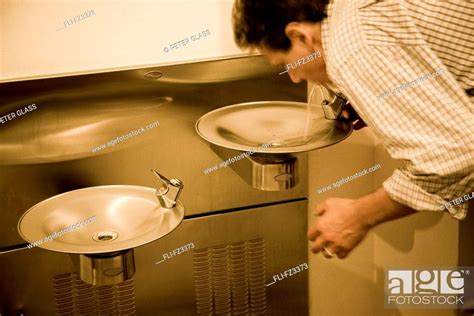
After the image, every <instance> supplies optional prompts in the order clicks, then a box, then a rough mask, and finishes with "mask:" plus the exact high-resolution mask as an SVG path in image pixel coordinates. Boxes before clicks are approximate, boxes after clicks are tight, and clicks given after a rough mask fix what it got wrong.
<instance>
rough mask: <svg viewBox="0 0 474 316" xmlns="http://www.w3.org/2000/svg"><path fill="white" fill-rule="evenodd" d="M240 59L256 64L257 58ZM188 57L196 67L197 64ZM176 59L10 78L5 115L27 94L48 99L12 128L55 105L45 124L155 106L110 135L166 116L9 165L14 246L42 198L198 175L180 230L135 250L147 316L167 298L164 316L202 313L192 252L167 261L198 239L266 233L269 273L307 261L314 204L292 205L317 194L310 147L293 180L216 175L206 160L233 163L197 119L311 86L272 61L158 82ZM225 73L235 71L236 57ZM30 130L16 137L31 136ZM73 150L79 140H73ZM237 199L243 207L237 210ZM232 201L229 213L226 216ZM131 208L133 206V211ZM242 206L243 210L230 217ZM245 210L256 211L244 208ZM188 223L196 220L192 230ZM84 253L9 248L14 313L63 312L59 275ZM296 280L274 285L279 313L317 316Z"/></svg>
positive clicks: (5, 176) (31, 99)
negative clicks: (197, 79)
mask: <svg viewBox="0 0 474 316" xmlns="http://www.w3.org/2000/svg"><path fill="white" fill-rule="evenodd" d="M233 60H238V61H239V62H240V63H246V62H247V59H246V58H238V59H233ZM221 61H222V60H221ZM209 63H212V61H210V62H209ZM188 66H189V67H193V64H187V65H186V67H188ZM173 67H176V66H174V65H170V66H163V67H153V68H146V69H137V70H129V71H120V72H113V73H101V74H94V75H83V76H71V77H64V78H55V79H44V80H43V79H42V80H29V81H22V82H14V83H6V84H0V95H1V98H0V113H8V112H9V111H12V110H16V109H17V108H21V107H22V106H23V105H25V104H31V103H35V104H36V105H37V106H38V109H37V110H35V111H34V112H32V113H29V114H28V115H27V116H25V117H21V118H19V119H18V118H17V119H15V120H13V121H10V122H8V124H4V125H2V126H1V128H2V133H3V132H4V131H6V130H7V129H10V128H15V126H16V125H19V124H23V123H22V121H20V120H26V121H25V124H24V127H25V128H26V129H28V128H37V129H38V128H39V127H40V126H37V125H35V124H34V123H33V122H34V121H35V116H34V115H36V114H37V113H40V112H39V111H44V113H45V115H47V119H45V120H43V122H44V124H49V125H51V127H48V128H52V129H54V125H55V124H60V123H61V120H64V119H66V118H67V117H68V115H69V114H70V113H73V112H68V109H72V110H74V113H82V114H83V115H89V117H88V118H89V119H90V120H91V122H94V120H95V116H94V115H95V114H96V113H97V109H103V110H104V111H106V112H107V113H108V114H107V115H108V117H109V118H113V117H114V113H116V112H115V111H118V110H120V109H122V108H124V109H126V108H128V109H130V106H133V105H137V107H136V108H134V109H135V112H137V113H136V114H140V112H143V113H142V114H143V115H140V116H139V118H136V117H134V116H130V117H129V119H128V120H127V119H125V120H122V121H121V122H120V123H119V122H116V123H117V124H115V125H113V126H112V127H111V129H110V130H108V131H107V132H108V133H109V134H108V135H109V136H110V139H109V140H111V139H114V138H115V137H117V136H119V135H122V134H123V131H126V132H128V131H130V130H134V129H136V128H139V127H140V126H145V125H144V124H147V123H151V122H153V121H156V120H158V121H159V122H160V126H159V127H157V128H155V129H153V130H150V131H147V132H146V133H143V134H141V135H137V136H135V137H133V138H132V139H129V140H126V141H123V142H121V143H119V144H117V145H116V146H115V147H108V148H106V149H104V150H102V151H100V152H97V153H96V154H95V155H91V156H89V157H84V158H78V159H67V158H65V159H64V160H60V161H59V160H58V161H50V162H43V163H33V162H30V163H16V162H11V161H10V163H9V164H3V165H2V164H0V174H1V175H2V176H1V177H0V212H1V220H2V225H1V227H0V240H1V241H2V244H4V245H11V244H15V243H20V242H22V239H21V237H20V235H19V234H18V232H17V230H16V224H17V222H18V220H19V219H20V217H21V215H22V214H23V213H24V212H25V211H26V210H27V209H29V208H30V207H31V206H33V205H35V204H37V203H39V202H41V201H43V200H45V199H47V198H50V197H53V196H55V195H58V194H61V193H64V192H68V191H71V190H77V189H81V188H86V187H93V186H105V185H137V186H144V187H155V185H156V180H155V179H153V178H152V177H150V171H149V170H150V169H151V168H153V169H156V170H159V171H160V173H163V174H167V175H168V174H172V175H173V176H176V177H178V178H179V179H180V180H182V181H183V183H185V184H186V188H185V189H184V190H183V192H182V194H181V195H180V200H181V202H182V203H183V204H184V205H186V214H187V216H188V218H189V219H188V220H187V219H186V218H185V220H184V222H183V223H182V224H181V225H180V226H179V227H178V228H177V229H176V230H175V231H173V233H171V234H169V235H167V236H165V237H163V238H161V239H160V240H158V241H156V242H152V243H149V244H147V245H144V246H142V247H139V248H137V249H135V264H136V273H135V277H134V280H135V282H136V283H135V284H136V291H137V292H136V299H137V304H136V306H137V314H138V315H156V314H157V313H156V311H157V310H158V309H157V307H159V308H160V315H161V314H162V315H168V314H169V315H185V313H180V312H181V311H192V313H191V315H192V314H193V313H194V311H195V304H194V301H193V300H194V297H195V291H194V288H193V272H192V256H191V255H190V254H183V255H179V256H177V257H176V258H173V261H174V260H177V264H178V265H171V266H169V265H167V264H168V263H171V261H170V262H165V263H164V264H165V265H163V264H160V265H155V262H156V261H157V260H159V257H160V256H161V254H163V253H166V252H169V251H171V250H173V249H175V248H178V247H180V246H182V245H184V244H186V243H188V242H190V241H193V240H190V239H191V237H193V236H199V237H197V238H196V239H195V240H194V241H195V242H200V244H199V245H198V244H196V246H197V247H199V248H200V249H201V248H202V247H213V246H216V245H219V244H228V243H234V242H239V241H244V240H251V239H255V238H264V239H265V251H266V256H267V261H266V262H267V263H266V264H267V266H266V271H267V277H268V278H271V275H273V274H276V273H279V272H281V271H283V270H286V269H287V268H289V267H290V266H293V265H294V264H297V263H298V264H299V263H301V262H295V261H302V260H306V258H307V249H306V245H307V241H306V236H305V232H306V229H307V228H306V203H299V202H298V203H286V202H287V201H292V200H295V199H300V198H304V197H306V196H307V192H308V187H307V170H308V166H307V154H306V153H300V154H299V155H301V156H299V158H298V159H299V160H298V168H300V175H301V178H300V181H299V182H298V184H297V185H296V186H295V187H294V188H293V189H291V190H286V191H280V192H266V191H259V190H256V189H254V188H252V187H251V186H250V185H249V184H247V183H246V182H245V181H244V180H243V179H242V178H241V177H239V176H238V175H237V174H236V173H235V172H234V171H232V170H231V169H230V168H222V169H219V170H217V171H215V172H212V173H210V174H204V173H203V170H204V169H206V168H209V167H211V166H213V165H216V164H219V163H221V162H222V159H221V158H220V157H219V156H218V155H217V154H216V153H214V152H213V151H212V149H211V148H210V145H209V143H208V142H206V141H205V140H203V139H202V138H201V137H200V136H199V135H197V134H196V131H195V128H194V126H195V123H196V121H197V120H198V119H199V118H200V117H201V116H203V115H204V114H206V113H208V112H209V111H212V110H215V109H217V108H219V107H221V106H224V105H226V104H236V103H242V102H251V101H262V100H275V99H276V100H282V101H283V100H284V101H299V102H301V101H305V100H306V85H305V84H298V85H295V84H293V83H291V82H290V80H289V79H288V78H287V77H286V76H278V71H275V73H273V72H272V71H269V70H271V68H268V69H267V70H266V72H258V73H253V74H250V75H248V74H246V73H242V76H241V77H240V78H239V79H238V80H236V81H225V82H224V81H222V82H213V83H189V84H181V83H180V84H176V83H171V82H164V81H163V82H162V81H160V79H158V80H153V81H152V80H148V79H145V78H144V76H143V75H144V74H145V73H146V72H148V71H151V70H156V71H160V72H162V73H163V74H166V73H167V72H168V71H169V70H170V69H172V68H173ZM202 69H205V67H203V68H202ZM241 69H244V68H243V67H242V68H241ZM219 71H222V72H223V73H225V72H226V63H225V62H224V61H222V63H221V64H220V67H219ZM190 72H191V71H190ZM192 80H194V78H191V81H192ZM163 97H170V98H172V99H173V102H169V103H166V104H163V105H161V106H153V105H154V103H153V102H154V101H153V100H155V99H157V98H158V99H159V98H163ZM38 101H41V102H38ZM100 104H104V107H101V106H100ZM105 105H106V106H105ZM148 105H151V106H150V107H149V106H148ZM26 122H30V123H32V124H27V123H26ZM40 130H41V129H40ZM50 130H51V129H50ZM25 133H26V132H25ZM29 135H32V134H29ZM78 135H79V134H78ZM78 135H76V134H74V133H72V134H71V135H70V146H71V148H72V147H74V146H76V144H77V143H78V142H81V141H82V142H89V143H88V145H87V146H89V145H90V147H91V149H92V148H93V147H96V146H98V145H100V144H97V143H96V142H95V141H89V140H88V139H86V138H83V137H79V136H78ZM109 136H107V137H109ZM23 140H25V139H22V138H18V139H8V140H7V141H8V142H10V143H12V144H15V145H16V146H21V143H22V141H23ZM71 148H70V149H68V150H73V149H71ZM66 153H67V152H66ZM59 154H61V153H59ZM0 156H1V154H0ZM273 203H281V205H278V206H277V205H274V206H271V207H268V208H267V207H265V212H264V216H263V215H258V214H259V212H258V210H259V209H260V208H258V206H261V205H268V204H273ZM234 209H238V210H241V211H232V212H230V211H229V210H234ZM283 209H284V210H283ZM242 210H244V211H242ZM221 211H224V213H222V214H221ZM228 211H229V213H226V212H228ZM130 212H131V213H133V210H130ZM216 213H218V214H221V215H224V216H225V217H226V219H225V220H221V218H222V219H224V218H223V217H220V216H221V215H211V216H204V215H205V214H216ZM231 214H238V215H239V214H240V215H239V216H237V217H228V216H229V215H231ZM242 214H246V215H245V216H243V217H242ZM200 216H202V217H200ZM191 217H192V218H191ZM201 219H202V221H200V220H201ZM186 222H188V223H189V225H190V226H187V227H188V228H187V229H184V230H182V228H183V227H184V226H185V224H186ZM191 222H192V223H191ZM199 223H201V224H199ZM217 227H220V228H219V229H222V230H223V231H222V234H223V235H216V236H215V234H216V228H217ZM295 258H296V259H295ZM71 260H72V261H71ZM78 260H79V255H71V256H70V255H66V254H63V253H59V252H54V251H44V250H43V249H41V248H37V247H35V248H33V249H30V250H26V251H18V252H11V253H7V254H4V255H0V280H2V282H0V309H1V311H0V312H3V313H4V314H6V315H9V314H15V312H16V311H25V314H27V315H33V316H35V315H41V316H42V315H53V314H54V305H53V302H54V299H55V296H54V293H53V291H52V288H53V287H52V286H51V278H52V276H55V275H61V274H64V273H71V272H72V271H78V262H76V261H78ZM182 260H185V261H184V262H183V261H182ZM180 262H181V263H180ZM158 266H159V268H158V269H155V268H156V267H158ZM177 267H179V269H177ZM300 278H301V280H300ZM287 281H288V282H286V281H282V282H281V284H278V285H277V284H275V285H273V286H272V287H269V288H268V291H267V304H268V306H270V307H271V308H272V310H273V311H278V310H281V311H282V312H286V313H287V314H288V313H291V312H292V310H295V311H298V312H299V311H300V309H298V308H297V307H295V306H300V307H301V311H302V312H301V315H305V314H307V311H306V312H304V308H305V306H307V281H306V276H304V275H300V276H296V279H288V280H287ZM188 282H189V283H188ZM274 286H277V287H274ZM300 286H301V287H300ZM164 289H166V293H164V292H163V291H164ZM156 293H160V294H159V295H158V294H156ZM288 293H290V295H288ZM291 293H294V294H291ZM287 301H288V302H287ZM286 305H288V308H287V307H285V306H286ZM272 306H273V307H272ZM275 315H278V314H275ZM283 315H284V314H283Z"/></svg>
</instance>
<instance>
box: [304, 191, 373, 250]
mask: <svg viewBox="0 0 474 316" xmlns="http://www.w3.org/2000/svg"><path fill="white" fill-rule="evenodd" d="M357 206H358V204H357V200H352V199H340V198H330V199H327V200H326V201H324V202H323V203H321V204H319V205H318V206H317V207H316V210H315V211H314V213H313V214H314V215H315V216H317V218H316V222H315V223H314V224H313V226H312V227H311V228H310V229H309V231H308V238H309V240H311V241H312V243H311V251H312V252H313V253H318V252H319V251H321V250H323V248H326V249H327V250H326V251H327V252H328V253H332V254H335V255H336V254H337V256H338V257H339V258H340V259H343V258H345V257H347V255H348V254H349V252H350V251H351V250H352V249H354V247H355V246H357V244H358V243H360V242H361V241H362V239H364V237H365V235H366V234H367V232H368V231H369V229H370V226H369V225H368V223H366V222H365V219H364V217H363V216H362V212H360V210H359V209H358V207H357ZM323 253H324V252H323ZM326 257H328V256H326ZM328 258H329V257H328Z"/></svg>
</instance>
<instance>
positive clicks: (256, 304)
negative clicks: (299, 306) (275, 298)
mask: <svg viewBox="0 0 474 316" xmlns="http://www.w3.org/2000/svg"><path fill="white" fill-rule="evenodd" d="M193 254H194V258H193V261H194V281H195V287H196V311H197V313H198V314H206V315H210V314H212V315H249V314H252V315H266V313H267V301H266V300H267V297H266V287H265V241H264V240H263V239H255V240H248V241H243V242H238V243H233V244H229V245H223V246H216V247H213V248H205V249H197V250H194V252H193Z"/></svg>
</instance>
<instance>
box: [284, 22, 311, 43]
mask: <svg viewBox="0 0 474 316" xmlns="http://www.w3.org/2000/svg"><path fill="white" fill-rule="evenodd" d="M285 34H286V36H288V38H289V39H290V41H291V44H292V45H293V44H295V43H297V42H301V43H303V44H304V45H305V46H310V47H312V46H313V38H312V36H311V30H310V29H309V28H308V27H307V26H306V25H304V24H302V23H299V22H290V23H288V24H287V25H286V27H285Z"/></svg>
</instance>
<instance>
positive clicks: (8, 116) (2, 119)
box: [0, 103, 36, 124]
mask: <svg viewBox="0 0 474 316" xmlns="http://www.w3.org/2000/svg"><path fill="white" fill-rule="evenodd" d="M34 110H36V104H34V103H33V104H30V105H28V106H25V107H24V108H23V109H19V110H17V111H16V115H18V116H22V115H25V114H26V113H28V112H33V111H34ZM16 115H15V112H11V113H9V114H6V115H4V116H1V117H0V122H1V123H2V124H5V123H6V122H8V121H11V120H13V119H15V118H16V117H17V116H16Z"/></svg>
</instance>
